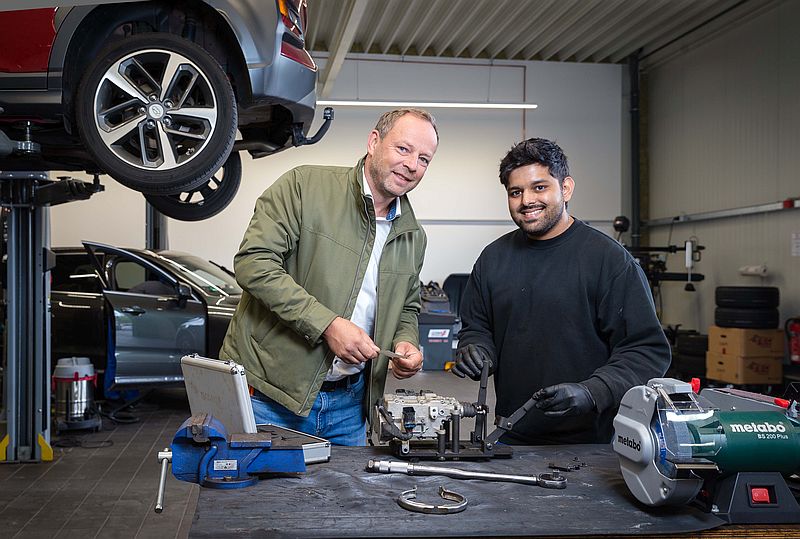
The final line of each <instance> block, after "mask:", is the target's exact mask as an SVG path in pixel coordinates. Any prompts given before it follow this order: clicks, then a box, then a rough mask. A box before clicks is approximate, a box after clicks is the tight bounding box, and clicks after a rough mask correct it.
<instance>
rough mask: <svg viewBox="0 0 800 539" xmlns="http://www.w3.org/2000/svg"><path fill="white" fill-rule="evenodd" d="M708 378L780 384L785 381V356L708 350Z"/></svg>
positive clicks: (731, 382) (733, 381)
mask: <svg viewBox="0 0 800 539" xmlns="http://www.w3.org/2000/svg"><path fill="white" fill-rule="evenodd" d="M706 378H708V379H710V380H717V381H720V382H727V383H729V384H780V383H782V382H783V358H780V357H742V356H729V355H725V354H716V353H714V352H706Z"/></svg>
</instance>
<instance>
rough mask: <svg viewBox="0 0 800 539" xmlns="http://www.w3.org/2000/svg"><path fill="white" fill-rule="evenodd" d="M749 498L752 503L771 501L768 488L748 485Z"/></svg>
mask: <svg viewBox="0 0 800 539" xmlns="http://www.w3.org/2000/svg"><path fill="white" fill-rule="evenodd" d="M750 499H751V500H752V501H753V503H772V501H771V500H770V499H769V489H766V488H764V487H750Z"/></svg>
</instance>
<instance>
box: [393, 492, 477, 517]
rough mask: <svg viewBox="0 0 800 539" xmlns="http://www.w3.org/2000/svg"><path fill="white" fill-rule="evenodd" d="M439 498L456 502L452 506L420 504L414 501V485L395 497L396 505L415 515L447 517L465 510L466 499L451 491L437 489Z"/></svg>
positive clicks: (415, 494)
mask: <svg viewBox="0 0 800 539" xmlns="http://www.w3.org/2000/svg"><path fill="white" fill-rule="evenodd" d="M439 496H441V497H442V498H443V499H445V500H450V501H452V502H456V503H453V504H442V505H433V504H429V503H422V502H418V501H416V498H417V487H416V485H415V486H414V488H412V489H411V490H406V491H404V492H402V493H401V494H400V496H398V497H397V503H398V505H400V507H402V508H403V509H407V510H408V511H414V512H416V513H427V514H429V515H449V514H452V513H460V512H461V511H463V510H464V509H466V508H467V499H466V498H465V497H464V496H462V495H461V494H458V493H456V492H453V491H451V490H447V489H445V488H444V487H442V486H440V487H439Z"/></svg>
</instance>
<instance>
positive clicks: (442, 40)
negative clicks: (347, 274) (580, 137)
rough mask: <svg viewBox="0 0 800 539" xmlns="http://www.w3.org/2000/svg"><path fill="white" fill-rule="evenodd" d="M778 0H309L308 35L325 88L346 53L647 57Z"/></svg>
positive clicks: (653, 57) (586, 58) (594, 59)
mask: <svg viewBox="0 0 800 539" xmlns="http://www.w3.org/2000/svg"><path fill="white" fill-rule="evenodd" d="M778 1H780V0H308V18H309V25H308V30H307V42H306V44H307V48H308V49H309V50H311V51H312V54H313V52H317V53H319V52H326V53H328V56H329V60H328V64H329V65H328V66H327V67H326V69H325V71H323V72H322V73H321V74H320V81H319V86H320V89H321V94H323V95H325V94H327V93H328V91H329V89H330V87H331V86H332V84H333V80H335V78H336V74H337V73H338V69H339V67H341V62H343V61H344V57H345V56H346V55H347V54H348V53H370V54H389V55H401V56H403V55H408V56H426V57H434V58H436V57H440V58H484V59H504V60H544V61H555V62H592V63H596V62H603V63H621V62H626V61H627V58H628V57H629V56H630V55H631V54H634V53H636V51H639V57H640V58H641V59H642V60H641V62H642V66H646V65H647V64H648V62H649V63H652V62H653V61H654V60H657V59H658V58H661V57H664V56H665V55H667V54H674V53H675V51H679V50H680V48H681V47H682V46H685V45H686V44H689V43H693V42H696V41H698V40H702V39H704V38H705V37H707V36H709V35H712V34H713V33H715V32H719V31H721V30H724V29H725V28H728V27H730V26H731V25H735V24H737V23H738V22H739V21H742V20H744V19H745V18H747V17H752V16H755V15H756V14H757V13H758V12H761V11H763V10H766V9H771V8H772V7H773V6H774V4H775V3H776V2H778Z"/></svg>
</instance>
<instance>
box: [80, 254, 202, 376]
mask: <svg viewBox="0 0 800 539" xmlns="http://www.w3.org/2000/svg"><path fill="white" fill-rule="evenodd" d="M83 246H84V248H85V249H86V250H87V251H88V253H89V256H90V258H91V260H92V263H93V264H94V265H95V267H96V268H97V272H98V274H99V275H100V279H101V281H102V287H103V295H104V296H105V299H106V300H107V301H108V304H109V305H110V306H111V310H112V312H113V315H112V316H110V317H109V319H110V322H109V326H110V327H109V332H110V335H109V345H108V348H109V354H108V356H109V357H108V365H107V369H106V377H107V378H108V377H109V375H111V377H113V385H112V387H135V386H146V385H153V384H169V383H174V382H180V381H182V380H183V374H182V373H181V362H180V360H181V357H182V356H183V355H185V354H190V353H198V354H201V355H202V354H204V353H205V342H206V338H205V336H206V328H207V315H206V307H205V304H204V303H203V302H202V301H201V300H200V299H199V298H198V297H197V296H196V295H195V293H194V292H193V291H192V289H191V287H190V286H189V285H188V284H186V283H183V282H181V281H179V280H178V279H177V278H176V277H175V276H174V275H172V274H171V273H169V272H167V271H165V270H164V269H162V268H160V267H159V266H157V265H155V264H153V263H151V262H150V261H148V260H146V259H144V258H142V257H141V256H138V255H137V254H135V253H132V252H130V251H126V250H125V249H119V248H117V247H113V246H110V245H104V244H101V243H93V242H88V241H84V242H83ZM101 260H102V262H101ZM187 334H191V335H193V336H194V338H193V339H186V338H185V336H186V335H187ZM179 335H180V336H181V337H180V338H179ZM112 352H113V353H112Z"/></svg>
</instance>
